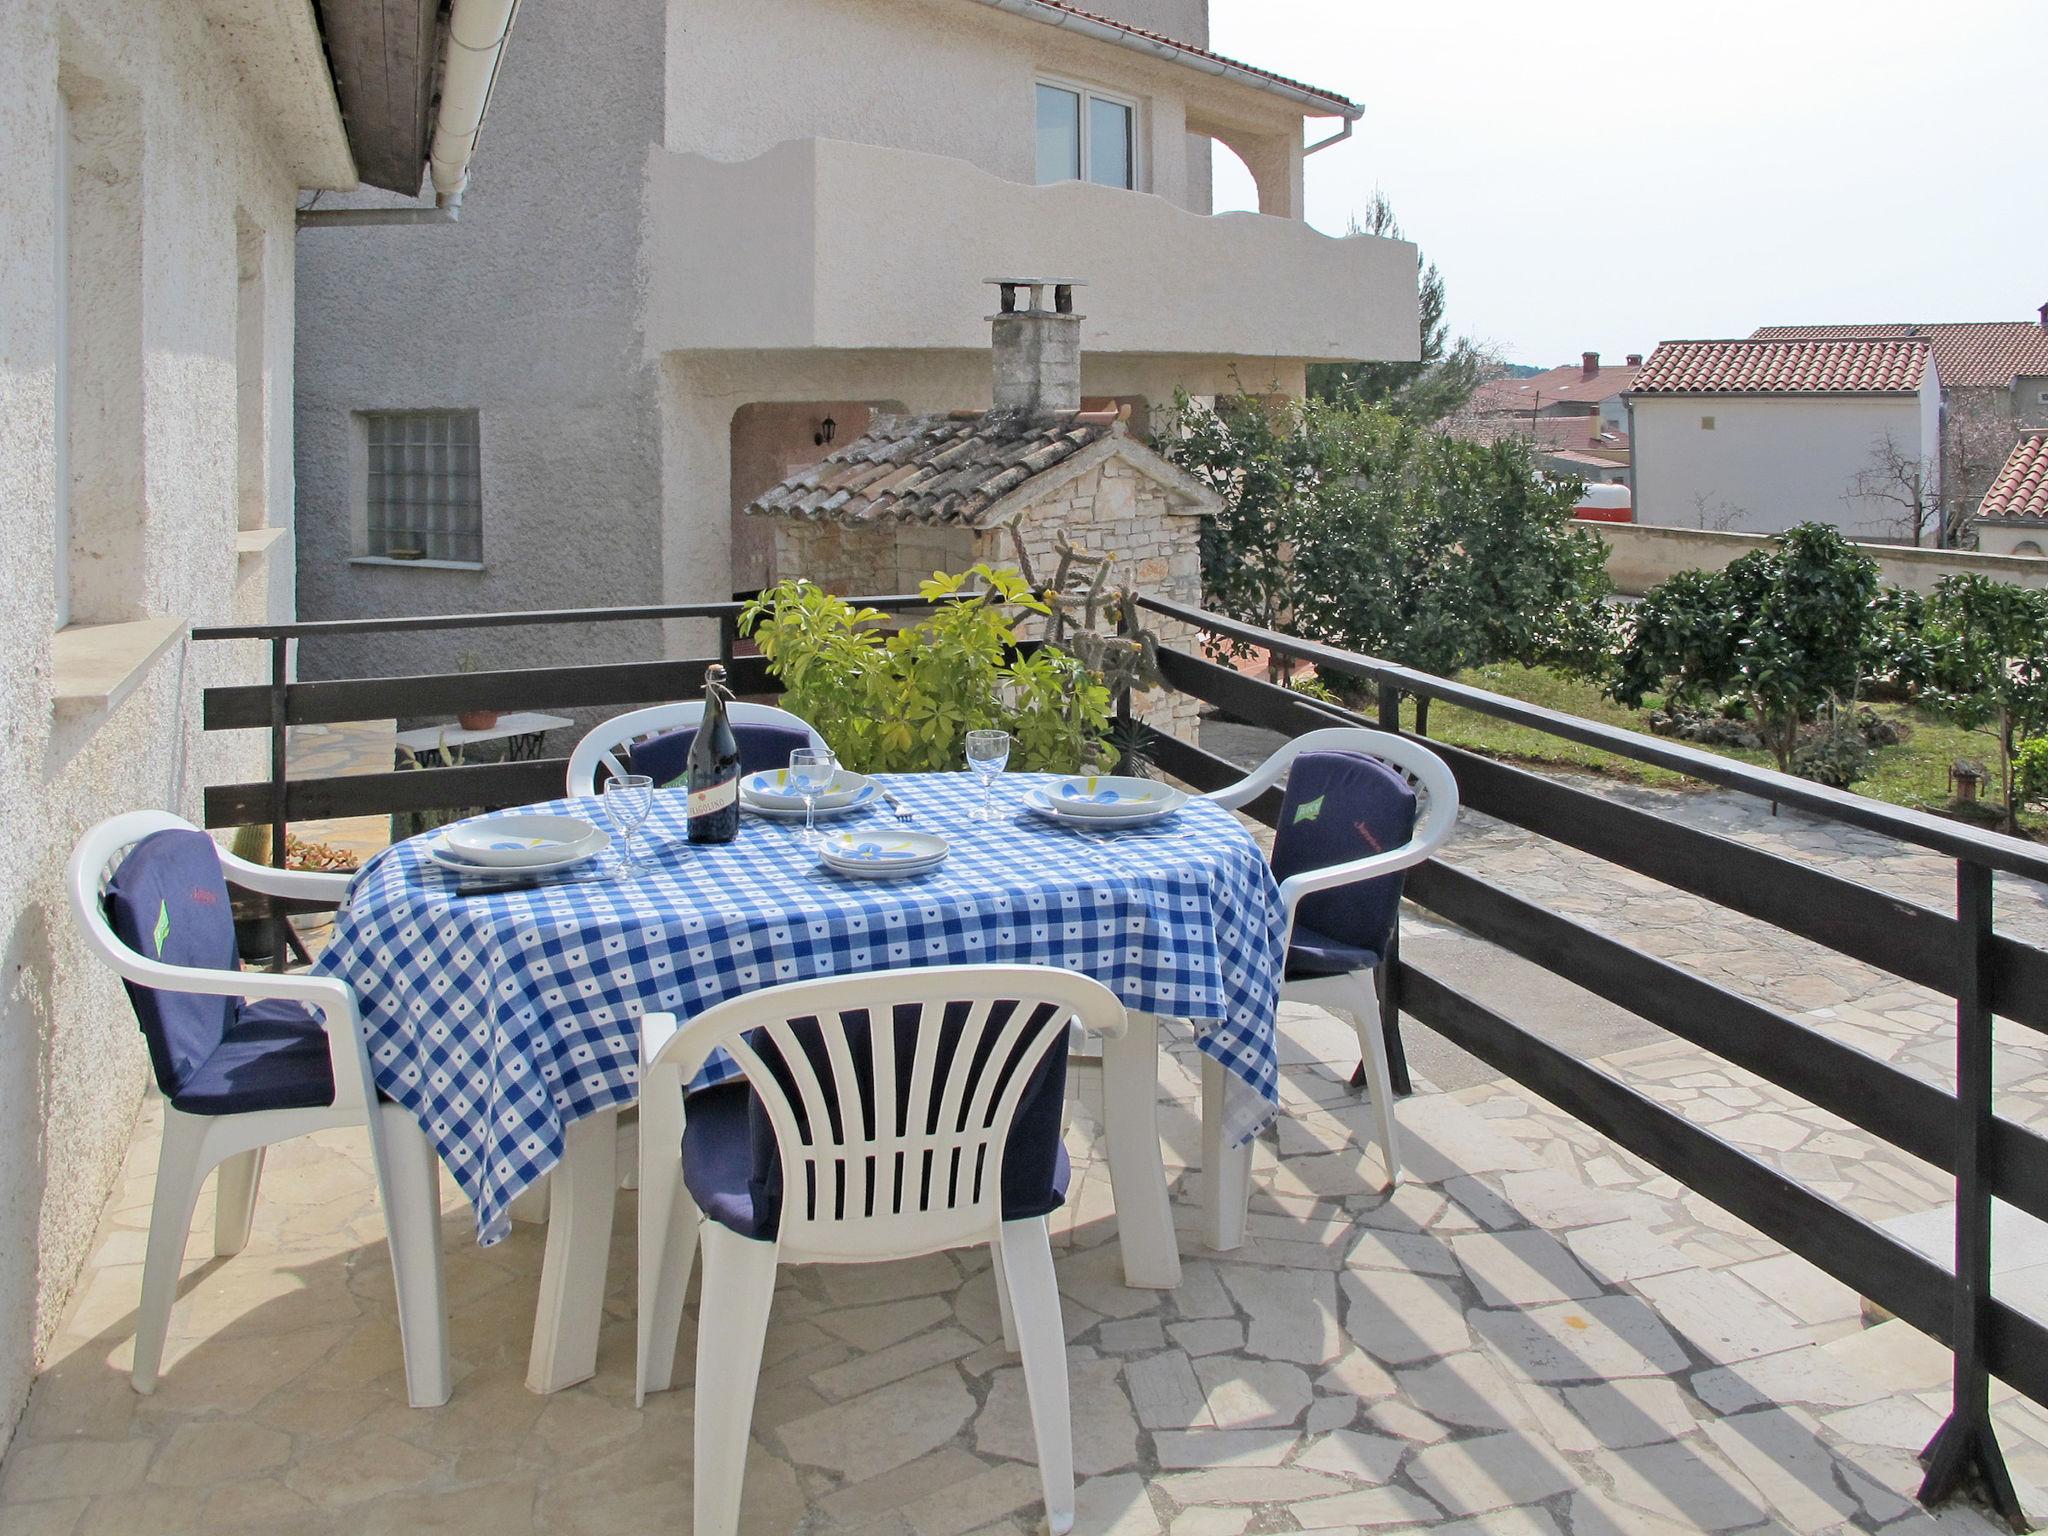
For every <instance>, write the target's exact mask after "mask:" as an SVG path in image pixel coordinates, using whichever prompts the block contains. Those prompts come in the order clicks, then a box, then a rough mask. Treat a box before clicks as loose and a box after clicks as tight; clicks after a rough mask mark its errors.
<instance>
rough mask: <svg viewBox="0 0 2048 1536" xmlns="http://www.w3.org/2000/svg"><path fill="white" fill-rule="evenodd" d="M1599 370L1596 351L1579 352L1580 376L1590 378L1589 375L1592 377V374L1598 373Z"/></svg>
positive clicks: (1598, 356)
mask: <svg viewBox="0 0 2048 1536" xmlns="http://www.w3.org/2000/svg"><path fill="white" fill-rule="evenodd" d="M1599 371H1600V354H1599V353H1598V352H1581V353H1580V354H1579V377H1580V378H1582V379H1590V378H1591V377H1593V375H1594V374H1596V373H1598V372H1599Z"/></svg>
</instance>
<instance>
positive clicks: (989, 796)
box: [967, 731, 1010, 821]
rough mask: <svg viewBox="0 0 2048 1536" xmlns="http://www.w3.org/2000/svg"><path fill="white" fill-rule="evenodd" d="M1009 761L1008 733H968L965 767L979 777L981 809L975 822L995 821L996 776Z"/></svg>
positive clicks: (976, 815)
mask: <svg viewBox="0 0 2048 1536" xmlns="http://www.w3.org/2000/svg"><path fill="white" fill-rule="evenodd" d="M1009 761H1010V733H1009V732H1008V731H969V732H968V733H967V766H968V767H970V768H972V769H973V770H974V771H975V772H976V773H978V774H980V775H981V809H980V810H979V811H977V812H976V813H975V816H974V819H975V820H976V821H995V820H997V819H998V818H997V816H996V813H995V792H996V776H997V775H998V774H1000V773H1001V772H1002V771H1003V769H1004V767H1005V766H1006V765H1007V764H1008V763H1009Z"/></svg>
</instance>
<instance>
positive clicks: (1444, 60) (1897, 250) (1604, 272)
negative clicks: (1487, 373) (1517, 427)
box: [1210, 0, 2048, 364]
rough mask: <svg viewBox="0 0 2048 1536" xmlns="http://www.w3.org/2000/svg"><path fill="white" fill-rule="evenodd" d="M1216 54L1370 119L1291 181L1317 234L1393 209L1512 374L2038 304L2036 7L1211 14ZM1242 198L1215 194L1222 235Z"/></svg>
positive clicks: (1830, 1) (2005, 3)
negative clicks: (1687, 345)
mask: <svg viewBox="0 0 2048 1536" xmlns="http://www.w3.org/2000/svg"><path fill="white" fill-rule="evenodd" d="M1210 25H1211V34H1212V39H1213V44H1212V45H1213V46H1214V47H1215V48H1216V49H1217V50H1218V51H1219V52H1222V53H1225V54H1228V55H1230V56H1232V57H1234V58H1239V59H1244V60H1246V61H1248V62H1251V63H1255V64H1258V65H1261V66H1262V67H1265V68H1268V69H1274V70H1278V71H1279V72H1280V73H1282V74H1288V75H1293V76H1295V77H1296V78H1298V79H1303V80H1307V81H1310V82H1311V83H1313V84H1315V85H1318V86H1322V87H1325V88H1327V89H1330V90H1336V91H1341V92H1343V93H1344V94H1345V95H1347V96H1349V97H1351V99H1352V100H1354V101H1357V102H1360V103H1362V104H1363V105H1364V107H1365V116H1364V117H1363V118H1362V119H1361V120H1360V121H1359V123H1358V126H1357V128H1356V130H1355V131H1354V133H1353V136H1352V138H1351V140H1350V141H1349V142H1347V143H1343V144H1339V145H1335V146H1333V147H1332V148H1330V149H1326V150H1324V151H1322V152H1321V153H1320V154H1318V155H1316V156H1315V157H1314V158H1312V159H1311V160H1310V161H1309V162H1308V215H1309V221H1310V222H1311V223H1313V224H1314V225H1316V226H1317V227H1318V228H1321V229H1325V230H1328V231H1330V232H1331V233H1340V232H1341V231H1342V230H1343V229H1344V226H1345V223H1346V220H1347V219H1348V218H1349V217H1350V216H1351V215H1352V213H1353V212H1355V211H1356V210H1358V209H1361V208H1362V207H1363V206H1364V205H1365V203H1366V202H1367V200H1368V199H1369V198H1370V197H1371V195H1372V189H1373V187H1374V186H1375V185H1377V186H1379V187H1382V188H1384V189H1385V191H1386V193H1387V196H1388V197H1389V198H1390V199H1391V200H1392V202H1393V205H1394V210H1395V212H1396V213H1397V214H1398V215H1399V217H1400V219H1401V223H1402V225H1403V226H1404V228H1405V230H1406V233H1407V234H1408V236H1409V238H1410V239H1413V240H1417V241H1419V242H1420V243H1421V245H1422V247H1423V250H1424V252H1425V253H1426V254H1427V255H1428V256H1429V257H1430V258H1431V259H1433V260H1434V261H1436V263H1437V264H1438V265H1439V266H1440V267H1441V268H1442V269H1443V273H1444V281H1445V283H1446V286H1447V288H1448V292H1449V299H1450V323H1451V329H1452V332H1453V333H1454V334H1456V333H1460V332H1464V333H1469V334H1471V335H1474V336H1478V337H1481V338H1485V339H1489V340H1491V341H1493V342H1494V343H1496V344H1497V345H1499V346H1500V347H1501V348H1502V349H1503V350H1504V352H1505V353H1506V355H1507V356H1508V357H1509V358H1510V359H1511V360H1513V361H1516V362H1531V363H1544V364H1553V363H1560V362H1564V361H1567V360H1575V359H1576V358H1577V357H1578V354H1579V353H1580V352H1582V351H1585V350H1587V349H1594V350H1598V351H1600V352H1602V353H1603V354H1606V355H1607V356H1609V357H1612V358H1617V359H1618V358H1619V357H1620V356H1621V355H1622V354H1624V353H1627V352H1634V351H1640V352H1648V351H1649V350H1650V348H1651V347H1652V346H1654V345H1655V344H1656V343H1657V342H1658V341H1659V340H1660V339H1668V338H1676V337H1695V336H1744V335H1747V334H1748V333H1749V332H1750V331H1751V330H1752V329H1753V328H1754V327H1756V326H1758V325H1769V324H1792V323H1799V322H1818V321H1847V320H1923V321H1924V320H1994V319H2030V318H2032V317H2033V315H2034V312H2035V309H2036V307H2037V306H2039V305H2040V304H2042V303H2044V302H2048V86H2044V79H2048V76H2044V74H2043V58H2044V48H2048V0H1859V3H1855V4H1850V3H1844V0H1715V3H1714V4H1711V5H1704V4H1678V3H1674V0H1633V3H1622V4H1609V5H1605V6H1590V7H1586V8H1584V9H1574V8H1571V7H1564V6H1556V5H1538V4H1532V3H1529V0H1403V3H1399V4H1394V3H1388V0H1211V4H1210ZM1319 126H1321V122H1320V120H1318V122H1316V123H1312V124H1311V127H1319ZM1248 186H1249V178H1248V177H1245V176H1244V175H1243V170H1242V167H1241V166H1238V165H1236V164H1235V162H1234V161H1233V162H1232V163H1230V164H1229V165H1228V166H1219V174H1218V177H1217V194H1218V204H1217V205H1218V206H1219V207H1226V206H1231V207H1244V206H1251V205H1252V199H1251V198H1250V197H1249V195H1248V194H1247V192H1246V191H1245V189H1246V188H1248Z"/></svg>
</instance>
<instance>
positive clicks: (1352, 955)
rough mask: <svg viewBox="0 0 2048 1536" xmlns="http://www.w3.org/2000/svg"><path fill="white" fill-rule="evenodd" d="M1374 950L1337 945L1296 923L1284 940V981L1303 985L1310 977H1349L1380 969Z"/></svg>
mask: <svg viewBox="0 0 2048 1536" xmlns="http://www.w3.org/2000/svg"><path fill="white" fill-rule="evenodd" d="M1379 963H1380V955H1379V953H1378V951H1376V950H1370V949H1360V948H1359V947H1358V946H1357V945H1355V944H1343V943H1339V942H1338V941H1337V940H1336V939H1333V938H1331V937H1330V936H1329V935H1328V934H1327V933H1318V932H1317V931H1316V930H1315V929H1313V928H1310V927H1307V926H1305V925H1304V924H1302V923H1300V922H1297V923H1296V924H1295V925H1294V933H1293V934H1292V935H1291V936H1290V937H1289V938H1288V940H1287V979H1288V980H1289V981H1305V980H1307V979H1308V978H1310V977H1313V976H1349V975H1351V974H1352V973H1353V972H1354V971H1372V970H1377V969H1378V968H1379Z"/></svg>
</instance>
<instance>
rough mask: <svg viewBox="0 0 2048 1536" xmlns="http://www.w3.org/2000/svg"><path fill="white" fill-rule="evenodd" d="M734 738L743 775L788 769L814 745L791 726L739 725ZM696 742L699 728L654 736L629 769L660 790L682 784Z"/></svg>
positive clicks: (632, 755) (634, 754) (629, 757)
mask: <svg viewBox="0 0 2048 1536" xmlns="http://www.w3.org/2000/svg"><path fill="white" fill-rule="evenodd" d="M732 736H733V740H734V741H735V742H737V743H738V744H739V749H740V772H742V773H767V772H769V771H771V770H773V769H776V768H787V767H788V766H789V754H790V753H792V752H795V751H797V750H798V749H799V748H802V747H808V746H809V745H810V744H811V734H810V732H809V731H804V730H799V729H798V728H797V727H795V726H791V725H736V726H734V727H733V728H732ZM696 739H697V728H696V727H695V726H690V727H687V728H686V729H684V730H680V731H664V732H663V733H662V734H661V735H659V736H650V737H648V738H647V739H646V740H645V741H640V742H635V743H634V744H633V747H632V749H631V750H630V751H628V752H627V753H626V766H627V767H628V768H630V769H631V770H632V771H633V772H635V773H644V774H646V775H647V776H648V777H649V778H650V779H652V780H654V782H655V785H656V787H657V788H662V789H666V788H667V787H669V786H670V785H672V784H676V783H679V782H680V781H681V780H682V779H683V777H684V775H685V774H686V773H687V772H688V771H689V767H690V743H691V742H693V741H695V740H696Z"/></svg>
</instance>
